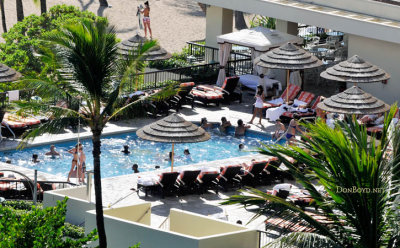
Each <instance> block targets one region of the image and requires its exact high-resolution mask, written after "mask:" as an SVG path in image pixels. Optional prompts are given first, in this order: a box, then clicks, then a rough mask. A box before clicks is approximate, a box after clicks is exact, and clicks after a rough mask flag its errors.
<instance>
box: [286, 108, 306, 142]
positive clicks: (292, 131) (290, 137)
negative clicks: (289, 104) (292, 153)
mask: <svg viewBox="0 0 400 248" xmlns="http://www.w3.org/2000/svg"><path fill="white" fill-rule="evenodd" d="M299 119H300V116H298V115H297V114H294V115H293V119H292V120H291V121H290V123H289V127H288V130H287V132H286V139H287V141H288V144H289V145H292V142H293V141H295V136H296V131H299V132H300V133H301V134H303V135H304V132H303V130H301V129H300V127H299V123H298V122H297V121H298V120H299Z"/></svg>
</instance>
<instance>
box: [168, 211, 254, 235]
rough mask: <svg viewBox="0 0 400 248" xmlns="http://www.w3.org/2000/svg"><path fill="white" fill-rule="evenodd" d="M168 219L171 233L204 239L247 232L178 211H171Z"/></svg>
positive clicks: (240, 228)
mask: <svg viewBox="0 0 400 248" xmlns="http://www.w3.org/2000/svg"><path fill="white" fill-rule="evenodd" d="M169 217H170V230H171V231H172V232H178V233H182V234H185V235H190V236H194V237H205V236H210V235H218V234H226V233H231V232H237V231H243V230H247V229H246V228H245V227H243V226H240V225H234V224H231V223H229V222H224V221H216V220H215V219H213V218H209V217H206V216H203V215H199V214H194V213H189V212H186V211H182V210H178V209H171V211H170V214H169Z"/></svg>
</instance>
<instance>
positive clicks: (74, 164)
mask: <svg viewBox="0 0 400 248" xmlns="http://www.w3.org/2000/svg"><path fill="white" fill-rule="evenodd" d="M78 146H79V147H80V146H82V144H77V145H76V146H75V147H74V148H72V149H70V150H68V152H69V153H71V154H73V158H72V163H71V170H70V171H69V173H68V179H67V182H69V178H70V177H71V174H72V172H73V171H74V170H75V167H78Z"/></svg>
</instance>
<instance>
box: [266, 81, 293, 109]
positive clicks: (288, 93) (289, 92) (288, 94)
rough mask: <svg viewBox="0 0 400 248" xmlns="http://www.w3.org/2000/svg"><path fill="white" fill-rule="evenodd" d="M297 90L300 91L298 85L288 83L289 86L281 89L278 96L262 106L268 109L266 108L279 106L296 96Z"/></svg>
mask: <svg viewBox="0 0 400 248" xmlns="http://www.w3.org/2000/svg"><path fill="white" fill-rule="evenodd" d="M299 92H300V87H299V86H297V85H294V84H289V86H288V87H287V88H286V89H285V90H284V91H283V93H282V95H281V97H280V98H277V99H273V100H270V101H267V102H266V103H264V106H263V108H264V109H268V108H274V107H279V106H281V105H282V104H283V103H285V102H286V101H287V100H288V101H293V100H294V98H295V97H296V96H297V94H299Z"/></svg>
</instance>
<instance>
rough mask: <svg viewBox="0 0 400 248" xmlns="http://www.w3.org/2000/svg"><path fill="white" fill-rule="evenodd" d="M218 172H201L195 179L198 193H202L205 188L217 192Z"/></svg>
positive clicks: (204, 191)
mask: <svg viewBox="0 0 400 248" xmlns="http://www.w3.org/2000/svg"><path fill="white" fill-rule="evenodd" d="M218 176H219V172H201V173H200V175H199V177H198V178H197V180H196V184H197V185H198V189H199V191H198V193H199V194H204V193H206V191H207V190H209V189H211V190H214V191H215V193H216V194H218V180H217V177H218Z"/></svg>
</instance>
